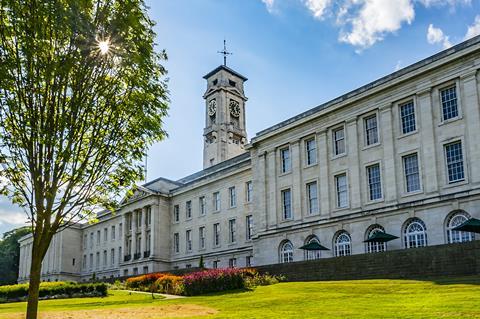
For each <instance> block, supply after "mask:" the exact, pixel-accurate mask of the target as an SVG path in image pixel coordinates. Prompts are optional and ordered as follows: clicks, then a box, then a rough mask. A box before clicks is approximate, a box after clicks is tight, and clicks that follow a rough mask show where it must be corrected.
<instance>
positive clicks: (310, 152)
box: [305, 138, 317, 165]
mask: <svg viewBox="0 0 480 319" xmlns="http://www.w3.org/2000/svg"><path fill="white" fill-rule="evenodd" d="M305 153H306V154H305V155H306V156H305V157H306V161H307V163H306V164H307V165H313V164H316V163H317V143H316V141H315V139H314V138H312V139H309V140H306V141H305Z"/></svg>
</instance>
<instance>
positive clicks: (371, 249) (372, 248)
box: [365, 225, 387, 253]
mask: <svg viewBox="0 0 480 319" xmlns="http://www.w3.org/2000/svg"><path fill="white" fill-rule="evenodd" d="M377 232H382V233H384V232H385V229H384V228H383V227H382V226H380V225H372V226H370V227H368V229H367V232H366V233H365V239H369V238H370V237H372V236H373V235H374V234H375V233H377ZM385 250H387V244H386V243H380V242H369V243H365V251H366V252H367V253H379V252H382V251H385Z"/></svg>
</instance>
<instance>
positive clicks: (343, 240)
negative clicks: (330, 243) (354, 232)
mask: <svg viewBox="0 0 480 319" xmlns="http://www.w3.org/2000/svg"><path fill="white" fill-rule="evenodd" d="M334 245H335V256H337V257H338V256H348V255H350V254H351V252H352V248H351V247H352V239H351V237H350V234H349V233H347V232H346V231H341V232H339V233H338V234H337V236H336V237H335V241H334Z"/></svg>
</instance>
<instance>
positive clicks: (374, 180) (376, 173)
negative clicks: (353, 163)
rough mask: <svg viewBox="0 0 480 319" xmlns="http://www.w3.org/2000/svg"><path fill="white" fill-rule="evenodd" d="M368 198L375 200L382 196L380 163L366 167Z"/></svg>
mask: <svg viewBox="0 0 480 319" xmlns="http://www.w3.org/2000/svg"><path fill="white" fill-rule="evenodd" d="M367 181H368V196H369V197H368V198H369V199H370V200H377V199H381V198H382V181H381V177H380V165H379V164H375V165H372V166H368V167H367Z"/></svg>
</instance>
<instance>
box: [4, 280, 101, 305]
mask: <svg viewBox="0 0 480 319" xmlns="http://www.w3.org/2000/svg"><path fill="white" fill-rule="evenodd" d="M106 295H107V285H106V284H104V283H88V284H87V283H73V282H63V281H59V282H42V283H41V284H40V290H39V297H40V298H41V299H53V298H55V299H60V298H72V297H104V296H106ZM27 296H28V284H19V285H8V286H0V302H10V301H20V300H25V299H26V298H27Z"/></svg>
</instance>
